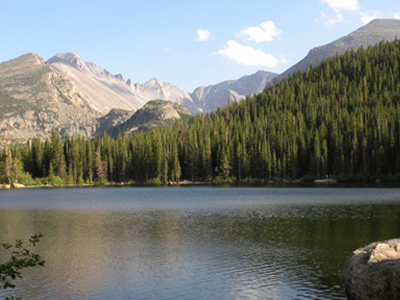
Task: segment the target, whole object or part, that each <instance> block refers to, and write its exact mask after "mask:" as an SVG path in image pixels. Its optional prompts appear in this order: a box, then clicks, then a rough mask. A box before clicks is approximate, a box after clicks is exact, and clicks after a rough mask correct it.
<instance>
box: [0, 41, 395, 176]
mask: <svg viewBox="0 0 400 300" xmlns="http://www.w3.org/2000/svg"><path fill="white" fill-rule="evenodd" d="M399 65H400V41H399V40H395V41H394V42H381V43H380V44H379V45H377V46H374V47H372V46H371V47H368V49H363V48H360V49H358V50H351V51H347V52H345V53H344V54H343V55H340V56H335V57H333V58H330V59H328V60H326V61H323V62H322V63H317V64H316V65H315V66H314V67H311V66H309V67H308V69H307V70H306V71H305V72H298V73H296V74H293V75H291V76H289V77H288V78H286V79H284V80H283V81H282V82H280V83H277V84H275V85H271V86H270V87H268V89H267V90H266V91H265V92H263V93H261V94H259V95H254V96H248V97H247V98H246V99H245V100H243V101H240V102H233V103H230V105H228V106H227V107H225V108H223V109H218V111H215V112H213V113H211V114H203V115H197V116H194V117H192V118H190V119H189V120H188V121H184V122H177V123H175V124H174V125H173V126H170V127H162V128H157V129H153V130H151V131H150V132H148V133H135V134H133V135H127V134H121V135H120V136H119V137H118V138H116V139H112V138H111V137H109V136H107V135H104V136H103V137H102V138H95V139H93V140H86V139H84V138H82V137H68V136H67V137H66V138H65V139H64V141H63V140H62V139H61V138H60V136H59V135H58V134H57V133H56V132H55V131H53V133H52V137H51V139H50V140H46V141H41V140H40V139H34V140H32V141H29V142H28V143H26V144H24V145H9V146H7V147H5V148H4V149H3V154H2V156H1V159H0V161H1V162H0V175H1V178H0V182H4V183H8V182H12V181H19V182H27V183H29V182H30V183H31V184H33V183H42V184H43V183H52V184H54V183H56V184H57V183H59V184H61V183H64V182H65V183H78V184H80V183H92V182H110V181H112V182H128V181H131V182H136V183H144V182H147V183H149V182H150V183H167V182H177V181H180V180H190V181H204V182H211V181H214V182H236V181H239V182H253V181H256V182H267V181H270V180H273V181H283V180H295V179H303V180H312V179H317V178H326V176H328V177H331V176H334V177H335V178H337V179H339V180H343V181H364V182H367V181H372V180H375V179H376V178H381V179H383V180H394V181H398V180H399V179H400V155H399V153H400V74H399V71H400V70H399ZM32 178H33V179H32Z"/></svg>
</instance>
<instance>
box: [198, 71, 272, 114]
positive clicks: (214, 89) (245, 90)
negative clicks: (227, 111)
mask: <svg viewBox="0 0 400 300" xmlns="http://www.w3.org/2000/svg"><path fill="white" fill-rule="evenodd" d="M275 76H277V74H275V73H270V72H264V71H258V72H257V73H255V74H252V75H248V76H244V77H241V78H239V79H238V80H229V81H224V82H221V83H218V84H215V85H209V86H206V87H204V86H202V87H198V88H197V89H195V90H194V92H193V93H192V94H191V97H192V99H193V102H194V103H195V104H196V105H197V106H198V107H201V108H202V110H203V111H206V112H209V111H213V110H216V109H217V108H218V107H219V106H220V107H223V106H225V105H226V104H227V103H228V101H235V100H239V99H243V98H245V97H246V96H248V95H252V94H254V93H255V94H258V93H261V92H262V91H263V90H264V89H265V87H266V86H267V84H268V82H270V81H271V80H272V79H273V78H274V77H275Z"/></svg>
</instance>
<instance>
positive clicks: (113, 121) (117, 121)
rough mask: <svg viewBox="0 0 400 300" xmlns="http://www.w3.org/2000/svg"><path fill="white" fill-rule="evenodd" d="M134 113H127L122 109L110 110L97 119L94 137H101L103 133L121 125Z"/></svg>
mask: <svg viewBox="0 0 400 300" xmlns="http://www.w3.org/2000/svg"><path fill="white" fill-rule="evenodd" d="M133 114H134V111H128V110H123V109H116V108H114V109H112V110H110V112H109V113H108V114H106V115H105V116H103V117H101V118H99V119H98V123H97V129H96V132H95V134H94V135H95V136H102V135H103V134H104V132H107V131H110V130H111V129H112V128H114V127H116V126H118V125H121V124H123V123H124V122H126V121H127V120H128V119H129V118H130V117H132V115H133Z"/></svg>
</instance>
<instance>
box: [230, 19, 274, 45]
mask: <svg viewBox="0 0 400 300" xmlns="http://www.w3.org/2000/svg"><path fill="white" fill-rule="evenodd" d="M281 33H282V30H280V29H278V28H277V27H276V26H275V24H274V22H272V21H267V22H263V23H261V24H260V26H252V27H247V28H245V29H243V30H242V31H240V32H239V33H238V34H237V35H236V37H238V38H243V39H244V41H246V42H250V41H254V42H256V43H260V42H271V41H273V40H274V37H275V36H279V35H280V34H281Z"/></svg>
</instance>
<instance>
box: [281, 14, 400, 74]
mask: <svg viewBox="0 0 400 300" xmlns="http://www.w3.org/2000/svg"><path fill="white" fill-rule="evenodd" d="M397 37H399V38H400V20H396V19H374V20H372V21H371V22H370V23H368V24H367V25H364V26H362V27H360V28H358V29H357V30H355V31H353V32H351V33H349V34H347V35H345V36H343V37H341V38H339V39H337V40H334V41H333V42H330V43H328V44H325V45H322V46H318V47H315V48H313V49H311V50H310V51H309V53H308V54H307V56H306V57H304V58H303V59H302V60H300V61H299V62H298V63H296V64H294V65H293V66H291V67H290V68H289V69H287V70H286V71H284V72H283V73H282V74H280V75H279V76H277V77H276V78H275V79H274V81H275V82H278V81H280V80H281V79H282V78H285V77H287V76H289V75H290V74H293V73H295V72H298V71H305V70H306V68H307V66H308V65H309V64H312V65H314V64H315V63H316V62H321V61H322V60H324V59H327V58H329V57H332V56H335V55H337V54H342V53H344V52H345V51H346V50H347V49H357V48H359V47H361V46H362V47H364V48H366V47H368V46H373V45H376V44H378V43H379V42H381V41H382V40H385V41H392V40H394V39H395V38H397Z"/></svg>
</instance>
